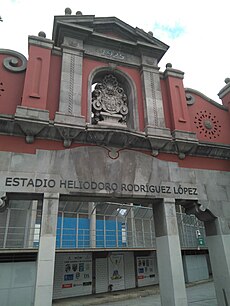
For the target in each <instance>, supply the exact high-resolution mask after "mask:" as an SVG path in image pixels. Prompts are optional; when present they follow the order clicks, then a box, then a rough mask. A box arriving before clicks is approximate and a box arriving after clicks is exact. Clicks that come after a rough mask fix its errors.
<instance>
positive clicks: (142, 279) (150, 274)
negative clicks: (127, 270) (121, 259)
mask: <svg viewBox="0 0 230 306" xmlns="http://www.w3.org/2000/svg"><path fill="white" fill-rule="evenodd" d="M136 261H137V282H138V286H146V285H149V284H154V283H155V281H156V278H157V275H156V259H155V257H153V256H142V257H137V258H136Z"/></svg>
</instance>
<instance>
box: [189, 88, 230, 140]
mask: <svg viewBox="0 0 230 306" xmlns="http://www.w3.org/2000/svg"><path fill="white" fill-rule="evenodd" d="M192 95H193V96H194V97H195V103H194V104H192V105H190V106H188V110H189V116H190V121H191V129H192V131H193V132H195V133H196V134H197V138H198V139H199V140H201V141H205V142H206V141H207V142H214V143H223V144H230V134H229V131H230V116H229V111H225V110H222V109H220V108H218V107H217V106H215V105H213V104H211V103H210V102H208V101H206V100H205V99H204V98H202V97H200V96H199V95H197V94H194V93H192ZM205 122H211V126H210V127H209V128H207V127H206V126H205ZM206 124H207V123H206Z"/></svg>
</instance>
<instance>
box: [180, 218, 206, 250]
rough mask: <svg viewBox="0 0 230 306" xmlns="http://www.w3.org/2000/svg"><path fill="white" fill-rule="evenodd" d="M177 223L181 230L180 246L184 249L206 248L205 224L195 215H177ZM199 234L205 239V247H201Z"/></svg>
mask: <svg viewBox="0 0 230 306" xmlns="http://www.w3.org/2000/svg"><path fill="white" fill-rule="evenodd" d="M177 223H178V229H179V237H180V244H181V247H182V248H198V247H199V248H202V247H205V228H204V223H203V222H202V221H200V220H198V219H197V218H196V217H195V216H193V215H186V214H185V213H177ZM197 233H199V234H200V237H202V238H203V239H204V245H203V246H202V245H199V243H198V237H197Z"/></svg>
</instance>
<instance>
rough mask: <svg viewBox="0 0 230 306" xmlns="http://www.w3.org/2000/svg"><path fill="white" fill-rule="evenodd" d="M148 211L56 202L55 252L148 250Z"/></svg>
mask: <svg viewBox="0 0 230 306" xmlns="http://www.w3.org/2000/svg"><path fill="white" fill-rule="evenodd" d="M153 228H154V226H153V215H152V209H151V208H148V207H139V206H138V207H137V206H134V205H132V204H118V203H111V202H65V203H64V202H63V201H60V205H59V215H58V226H57V243H56V247H57V248H121V247H123V248H125V247H126V248H139V247H141V248H152V247H154V246H155V237H154V236H155V235H154V233H153Z"/></svg>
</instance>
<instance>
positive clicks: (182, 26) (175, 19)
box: [0, 0, 230, 102]
mask: <svg viewBox="0 0 230 306" xmlns="http://www.w3.org/2000/svg"><path fill="white" fill-rule="evenodd" d="M66 7H70V8H71V9H72V14H75V13H76V11H81V12H82V13H83V14H84V15H95V16H96V17H108V16H115V17H117V18H119V19H121V20H122V21H124V22H126V23H128V24H129V25H131V26H133V27H138V28H142V29H143V30H144V31H146V32H148V31H152V32H153V35H154V36H155V37H156V38H157V39H159V40H161V41H163V42H164V43H166V44H168V45H169V46H170V48H169V50H168V51H167V52H166V54H165V56H164V57H163V59H162V60H161V61H160V63H159V66H160V71H164V69H165V65H166V63H168V62H170V63H172V66H173V68H175V69H179V70H182V71H184V72H185V78H184V86H185V87H190V88H193V89H196V90H199V91H201V92H202V93H203V94H205V95H206V96H208V97H209V98H211V99H213V100H215V101H217V102H220V100H219V97H218V96H217V93H218V92H219V91H220V89H221V88H222V87H224V85H225V83H224V80H225V78H226V77H230V61H229V57H230V39H229V37H230V36H229V31H230V17H229V1H228V0H219V1H211V0H193V1H192V0H157V1H154V0H141V1H135V0H132V1H131V0H122V1H121V0H116V1H111V0H101V1H96V0H84V1H77V0H67V1H65V0H62V1H59V0H46V1H45V0H39V1H35V0H0V16H1V17H2V19H3V22H0V48H4V49H12V50H15V51H18V52H21V53H23V54H24V55H25V56H26V57H27V55H28V53H27V50H28V48H27V46H28V45H27V43H28V35H37V34H38V32H39V31H41V30H42V31H44V32H45V33H46V37H47V38H51V37H52V26H53V16H54V15H64V11H65V8H66Z"/></svg>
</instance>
